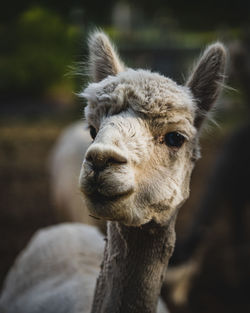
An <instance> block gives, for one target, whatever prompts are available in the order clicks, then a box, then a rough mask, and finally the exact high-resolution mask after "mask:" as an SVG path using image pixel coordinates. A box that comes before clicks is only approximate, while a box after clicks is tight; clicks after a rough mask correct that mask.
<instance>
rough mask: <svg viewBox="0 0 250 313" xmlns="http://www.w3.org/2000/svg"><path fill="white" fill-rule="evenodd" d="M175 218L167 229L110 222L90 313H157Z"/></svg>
mask: <svg viewBox="0 0 250 313" xmlns="http://www.w3.org/2000/svg"><path fill="white" fill-rule="evenodd" d="M174 225H175V217H174V218H172V220H171V221H170V223H169V225H168V226H164V227H162V226H159V225H158V224H156V223H155V222H150V223H148V224H146V225H143V226H141V227H128V226H125V225H123V224H120V223H118V222H109V225H108V235H107V242H106V247H105V252H104V259H103V263H102V267H101V272H100V275H99V278H98V281H97V286H96V291H95V297H94V302H93V306H92V313H122V312H124V313H125V312H126V313H127V312H130V313H142V312H143V313H154V312H156V306H157V301H158V298H159V294H160V290H161V286H162V281H163V278H164V272H165V270H166V266H167V264H168V261H169V258H170V257H171V255H172V252H173V248H174V243H175V230H174Z"/></svg>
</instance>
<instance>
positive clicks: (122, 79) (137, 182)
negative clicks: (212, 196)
mask: <svg viewBox="0 0 250 313" xmlns="http://www.w3.org/2000/svg"><path fill="white" fill-rule="evenodd" d="M89 49H90V63H89V69H90V74H91V76H92V79H93V81H94V82H93V83H90V84H89V86H88V87H87V88H86V89H85V90H84V92H83V94H82V95H83V97H85V98H86V99H87V101H88V105H87V107H86V109H85V116H86V119H87V122H88V124H89V127H90V133H91V136H92V138H93V143H92V144H91V145H90V147H89V149H88V150H87V152H86V155H85V159H84V161H83V166H82V170H81V174H80V188H81V190H82V192H83V194H84V196H85V198H86V201H87V205H88V208H89V210H90V212H91V213H92V214H93V215H95V216H98V217H101V218H104V219H107V220H115V221H120V222H122V223H124V224H126V225H130V226H140V225H142V224H145V223H147V222H149V221H151V220H154V221H155V222H157V223H159V224H162V225H164V224H166V223H168V222H169V220H170V219H171V217H172V216H173V215H174V214H175V213H176V210H177V209H178V208H179V207H180V206H181V205H182V204H183V202H184V201H185V200H186V199H187V198H188V196H189V183H190V176H191V172H192V170H193V167H194V164H195V160H196V159H197V158H198V156H199V147H198V135H199V129H200V127H201V124H202V122H203V120H204V119H205V116H206V114H207V112H208V111H209V110H210V108H211V107H212V105H213V104H214V102H215V100H216V98H217V96H218V94H219V92H220V89H221V85H222V84H221V83H222V81H223V74H224V68H225V58H226V55H225V49H224V47H223V46H222V45H221V44H219V43H216V44H213V45H211V46H210V47H208V49H207V50H206V51H205V52H204V54H203V56H202V57H201V59H200V60H199V62H198V64H197V66H196V68H195V69H194V71H193V72H192V74H191V76H190V78H189V79H188V81H187V84H186V86H179V85H177V84H176V83H175V82H174V81H172V80H171V79H169V78H166V77H164V76H162V75H159V74H157V73H152V72H150V71H145V70H132V69H127V68H125V67H124V65H123V63H122V62H121V61H120V60H119V57H118V55H117V53H116V51H115V49H114V47H113V46H112V45H111V43H110V41H109V39H108V38H107V37H106V35H105V34H103V33H95V34H93V35H92V36H91V37H90V41H89Z"/></svg>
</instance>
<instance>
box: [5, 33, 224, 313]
mask: <svg viewBox="0 0 250 313" xmlns="http://www.w3.org/2000/svg"><path fill="white" fill-rule="evenodd" d="M89 49H90V62H89V64H90V65H89V70H90V75H91V77H92V79H93V82H92V83H90V84H89V86H88V87H87V88H86V89H85V90H84V92H83V93H82V96H83V97H84V98H85V99H87V102H88V104H87V107H86V109H85V116H86V119H87V122H88V125H89V128H90V134H91V136H92V138H93V143H92V144H91V145H90V147H89V148H88V150H87V152H86V155H85V159H84V162H83V165H82V169H81V172H80V179H79V182H80V189H81V191H82V193H83V194H84V197H85V201H86V203H87V206H88V209H89V210H90V212H91V214H92V215H93V216H97V217H98V218H103V219H105V220H108V228H107V239H106V244H105V249H104V255H103V261H102V265H101V270H100V274H99V277H98V279H97V283H96V288H95V293H94V299H93V304H92V310H91V312H92V313H97V312H102V313H107V312H108V313H112V312H116V313H118V312H119V313H121V312H131V313H132V312H133V313H139V312H140V313H141V312H146V313H153V312H156V306H157V301H158V298H159V294H160V289H161V285H162V281H163V278H164V272H165V268H166V266H167V264H168V261H169V258H170V256H171V254H172V252H173V248H174V243H175V230H174V226H175V220H176V217H177V213H178V210H179V208H180V207H181V206H182V204H183V203H184V201H185V200H186V199H187V198H188V196H189V183H190V176H191V172H192V170H193V168H194V164H195V161H196V160H197V159H198V158H199V147H198V138H199V133H200V129H201V126H202V124H203V121H204V119H205V117H206V114H207V112H208V111H209V110H210V109H211V107H212V105H213V104H214V102H215V100H216V99H217V97H218V95H219V92H220V90H221V85H222V84H221V83H222V81H223V73H224V68H225V60H226V53H225V49H224V47H223V45H222V44H220V43H216V44H213V45H211V46H210V47H208V49H207V50H206V51H205V52H204V54H203V56H202V57H201V59H200V61H199V62H198V64H197V66H196V67H195V69H194V71H193V72H192V74H191V76H190V78H189V79H188V81H187V83H186V86H179V85H177V84H176V83H175V82H173V81H172V80H171V79H169V78H166V77H164V76H161V75H159V74H157V73H152V72H150V71H146V70H132V69H127V68H125V66H124V64H123V63H122V62H121V61H120V59H119V56H118V54H117V53H116V51H115V49H114V47H113V46H112V44H111V43H110V41H109V39H108V37H107V36H106V35H105V34H103V33H100V32H96V33H94V34H93V35H92V36H91V37H90V40H89ZM83 227H84V226H83ZM58 244H60V243H58ZM93 244H94V242H93ZM67 246H68V245H67ZM84 249H85V247H83V246H82V253H83V251H84ZM40 253H42V250H40ZM64 253H65V255H69V254H68V250H67V247H66V248H65V250H64ZM79 254H80V255H81V253H80V252H79ZM32 257H34V258H35V263H36V264H39V266H41V267H43V266H45V265H43V263H41V262H40V258H39V256H38V257H37V255H36V254H31V255H30V256H29V258H27V260H26V262H27V263H29V262H30V259H32ZM46 258H47V255H46ZM74 259H75V256H74V255H73V257H72V260H71V261H72V262H74ZM53 264H54V262H52V264H51V265H50V267H52V266H53ZM55 264H56V261H55ZM18 268H19V270H21V269H22V267H21V265H20V267H19V264H18V262H17V264H16V270H17V269H18ZM63 269H64V267H63ZM61 270H62V269H61ZM65 270H66V269H65ZM55 272H56V267H55ZM82 273H83V274H84V273H85V269H84V266H83V267H82V268H81V269H80V268H77V267H76V268H75V271H73V273H72V275H75V276H76V278H75V279H77V277H78V275H80V274H82ZM25 279H26V281H25ZM25 279H24V280H23V282H22V283H24V284H25V283H26V284H29V277H27V276H26V277H25ZM73 282H74V280H73ZM7 283H8V282H7ZM39 283H40V282H39ZM39 283H37V284H38V285H39ZM58 288H59V289H60V283H59V284H58V283H57V281H56V280H55V281H53V283H51V285H50V287H49V288H47V289H46V293H45V295H44V298H43V300H44V301H43V302H41V303H40V304H39V305H38V306H37V307H36V308H37V310H36V311H34V310H33V311H32V312H50V311H49V309H50V307H51V301H46V300H47V299H46V296H47V297H48V293H50V292H54V291H55V290H58ZM31 289H32V290H34V284H33V286H32V287H31ZM38 292H39V290H38ZM78 292H79V291H78ZM82 292H84V288H83V290H81V291H80V292H79V294H80V295H79V296H77V295H76V294H74V292H73V291H72V292H71V295H70V294H67V297H65V294H64V293H63V290H62V293H61V294H60V296H58V297H56V296H55V297H53V306H54V308H57V310H55V309H54V311H53V312H55V311H56V312H78V311H77V309H75V308H76V307H77V305H79V303H81V301H82V297H83V296H82ZM41 295H42V293H41ZM71 296H72V297H71ZM2 297H3V296H2ZM29 299H30V298H29V297H28V294H26V301H27V302H26V304H27V303H28V302H29ZM62 299H64V300H65V301H66V302H67V303H70V305H71V311H67V309H66V310H65V307H64V305H65V301H63V304H62ZM15 301H16V300H15V296H14V297H11V298H9V301H8V305H12V303H15ZM72 301H73V302H74V303H75V304H74V306H73V305H72ZM0 303H1V301H0ZM60 304H61V307H60ZM5 305H6V302H5ZM8 305H6V306H5V307H6V308H7V307H8V308H9V306H8ZM24 306H25V305H24ZM27 306H28V304H27ZM47 308H48V310H47ZM67 308H68V307H67ZM39 309H40V311H39ZM22 310H23V311H21V310H19V312H26V313H28V312H31V311H29V310H28V309H26V308H23V307H22ZM5 312H7V313H8V312H11V311H10V310H9V311H8V310H6V311H5ZM15 312H17V310H16V311H15Z"/></svg>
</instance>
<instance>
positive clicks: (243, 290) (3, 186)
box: [0, 122, 250, 313]
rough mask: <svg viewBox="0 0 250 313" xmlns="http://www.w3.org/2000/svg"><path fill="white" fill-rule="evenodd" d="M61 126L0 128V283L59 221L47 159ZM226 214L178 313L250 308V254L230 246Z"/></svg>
mask: <svg viewBox="0 0 250 313" xmlns="http://www.w3.org/2000/svg"><path fill="white" fill-rule="evenodd" d="M61 130H62V125H54V124H53V123H40V122H39V123H32V124H30V123H27V122H26V123H15V124H13V125H9V126H1V127H0V192H1V201H0V256H1V261H0V283H1V284H2V282H3V280H4V277H5V275H6V273H7V271H8V269H9V268H10V267H11V265H12V264H13V261H14V259H15V257H16V256H17V254H18V253H19V252H20V251H21V250H22V249H23V248H24V247H25V245H26V244H27V242H28V241H29V239H30V238H31V236H32V235H33V234H34V232H35V231H36V230H37V229H39V228H41V227H45V226H48V225H51V224H55V223H57V222H58V221H57V220H56V218H55V214H54V208H53V205H52V204H51V201H50V193H49V175H48V171H47V160H48V155H49V152H50V149H51V148H52V146H53V144H54V142H55V140H56V138H57V136H58V134H59V133H60V131H61ZM219 145H220V140H216V141H214V140H212V139H211V138H210V139H208V140H207V141H206V146H205V147H204V148H203V155H204V157H203V159H202V160H201V161H199V163H198V166H197V168H196V170H195V172H194V175H193V182H192V186H191V197H190V199H189V200H188V202H187V204H186V205H185V206H184V208H182V210H181V213H180V216H179V220H178V225H177V234H178V235H177V236H180V237H181V236H185V229H186V226H187V225H188V223H189V221H190V219H191V218H192V214H193V211H194V210H195V203H197V201H198V199H199V197H200V195H201V194H202V192H203V189H204V186H205V182H206V179H207V176H208V174H209V172H210V170H211V166H212V164H213V161H214V159H215V156H216V151H217V148H218V146H219ZM226 221H227V216H226V214H225V215H222V217H220V219H219V220H218V223H217V225H216V226H214V228H213V230H212V231H213V233H214V235H213V236H212V237H211V238H212V239H211V241H212V242H210V243H208V244H209V248H208V249H207V252H206V254H205V260H204V263H203V266H202V269H201V273H200V275H199V276H198V277H197V278H196V279H195V281H194V285H193V287H192V288H191V293H190V298H189V304H188V306H187V307H180V308H178V307H176V306H175V305H174V304H172V305H170V308H171V311H172V312H178V313H184V312H185V313H191V312H192V313H196V312H197V313H201V312H202V313H206V312H207V313H208V312H209V313H224V312H225V313H238V312H243V311H244V312H250V303H249V302H250V301H249V297H248V294H249V292H250V283H249V274H250V266H249V263H250V262H249V260H250V255H249V254H250V253H249V248H248V246H246V244H245V245H244V246H243V245H242V246H237V247H235V246H232V243H231V241H230V229H229V228H228V227H229V226H228V223H227V222H226Z"/></svg>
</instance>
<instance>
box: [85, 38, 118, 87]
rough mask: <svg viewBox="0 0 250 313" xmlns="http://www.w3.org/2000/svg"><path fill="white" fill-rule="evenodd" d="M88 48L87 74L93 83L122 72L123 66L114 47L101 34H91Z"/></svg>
mask: <svg viewBox="0 0 250 313" xmlns="http://www.w3.org/2000/svg"><path fill="white" fill-rule="evenodd" d="M88 46H89V74H90V76H91V77H92V79H93V81H94V82H99V81H101V80H103V79H104V78H106V77H107V76H109V75H116V74H118V73H119V72H122V71H124V65H123V63H122V62H121V61H120V59H119V56H118V54H117V52H116V49H115V47H114V46H113V45H112V43H111V42H110V40H109V38H108V37H107V36H106V35H105V34H104V33H103V32H95V33H93V34H91V35H90V37H89V41H88Z"/></svg>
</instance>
